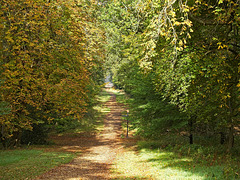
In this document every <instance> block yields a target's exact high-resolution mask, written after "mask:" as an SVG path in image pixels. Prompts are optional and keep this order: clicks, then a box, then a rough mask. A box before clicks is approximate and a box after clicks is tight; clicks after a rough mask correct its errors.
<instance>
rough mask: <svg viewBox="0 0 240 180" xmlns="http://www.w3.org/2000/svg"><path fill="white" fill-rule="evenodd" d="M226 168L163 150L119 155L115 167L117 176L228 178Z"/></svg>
mask: <svg viewBox="0 0 240 180" xmlns="http://www.w3.org/2000/svg"><path fill="white" fill-rule="evenodd" d="M223 169H224V167H223V166H221V165H214V166H209V165H207V164H203V163H198V162H196V161H194V160H193V159H192V158H190V157H189V158H188V157H183V156H180V155H179V154H175V153H174V152H168V151H164V150H161V149H158V150H151V149H141V150H139V151H138V152H135V151H128V152H124V153H122V154H119V155H118V156H117V158H116V161H115V163H114V166H113V172H114V178H116V179H118V178H120V177H126V178H127V177H128V178H129V177H135V179H184V180H185V179H189V180H190V179H195V180H200V179H204V180H207V179H209V180H210V179H225V178H224V175H223Z"/></svg>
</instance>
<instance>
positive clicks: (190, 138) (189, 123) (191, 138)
mask: <svg viewBox="0 0 240 180" xmlns="http://www.w3.org/2000/svg"><path fill="white" fill-rule="evenodd" d="M188 125H189V143H190V144H193V134H192V133H193V118H192V117H191V118H190V119H189V122H188Z"/></svg>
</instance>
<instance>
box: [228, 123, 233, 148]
mask: <svg viewBox="0 0 240 180" xmlns="http://www.w3.org/2000/svg"><path fill="white" fill-rule="evenodd" d="M233 145H234V127H233V125H231V127H230V128H229V133H228V152H230V151H231V149H232V147H233Z"/></svg>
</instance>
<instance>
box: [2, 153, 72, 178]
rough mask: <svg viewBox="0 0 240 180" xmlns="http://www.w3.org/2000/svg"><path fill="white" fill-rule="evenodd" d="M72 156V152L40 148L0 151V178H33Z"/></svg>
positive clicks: (69, 159) (66, 161) (67, 160)
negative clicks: (45, 150) (50, 150)
mask: <svg viewBox="0 0 240 180" xmlns="http://www.w3.org/2000/svg"><path fill="white" fill-rule="evenodd" d="M74 157H76V156H75V155H74V154H72V153H63V152H44V151H42V150H9V151H0V179H3V180H4V179H33V178H35V177H37V176H39V175H41V174H43V173H44V172H46V171H48V170H50V169H52V168H54V167H56V166H58V165H60V164H63V163H68V162H70V161H71V160H72V159H73V158H74Z"/></svg>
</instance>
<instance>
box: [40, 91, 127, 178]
mask: <svg viewBox="0 0 240 180" xmlns="http://www.w3.org/2000/svg"><path fill="white" fill-rule="evenodd" d="M109 93H110V92H109ZM110 94H111V98H110V100H109V101H108V102H106V103H105V106H107V107H108V108H110V109H111V111H110V113H108V114H107V115H106V117H105V119H104V130H103V131H102V132H101V133H99V134H92V135H89V136H84V134H78V135H74V136H73V135H72V136H69V135H63V136H60V137H59V136H54V137H52V139H53V140H54V141H55V142H56V144H57V146H58V150H64V151H68V152H81V155H80V156H79V157H77V158H75V159H74V160H73V161H72V162H71V163H68V164H64V165H61V166H59V167H57V168H55V169H52V170H51V171H49V172H47V173H45V174H43V175H41V176H40V177H38V178H37V179H58V180H60V179H69V180H73V179H110V168H111V165H112V162H113V161H114V159H115V157H116V154H118V153H119V152H121V151H122V149H123V146H122V142H121V141H122V140H121V138H120V135H121V133H122V132H121V121H122V118H121V112H122V111H124V109H123V107H122V106H121V105H120V104H118V103H117V102H116V97H115V95H114V94H112V93H110Z"/></svg>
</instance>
